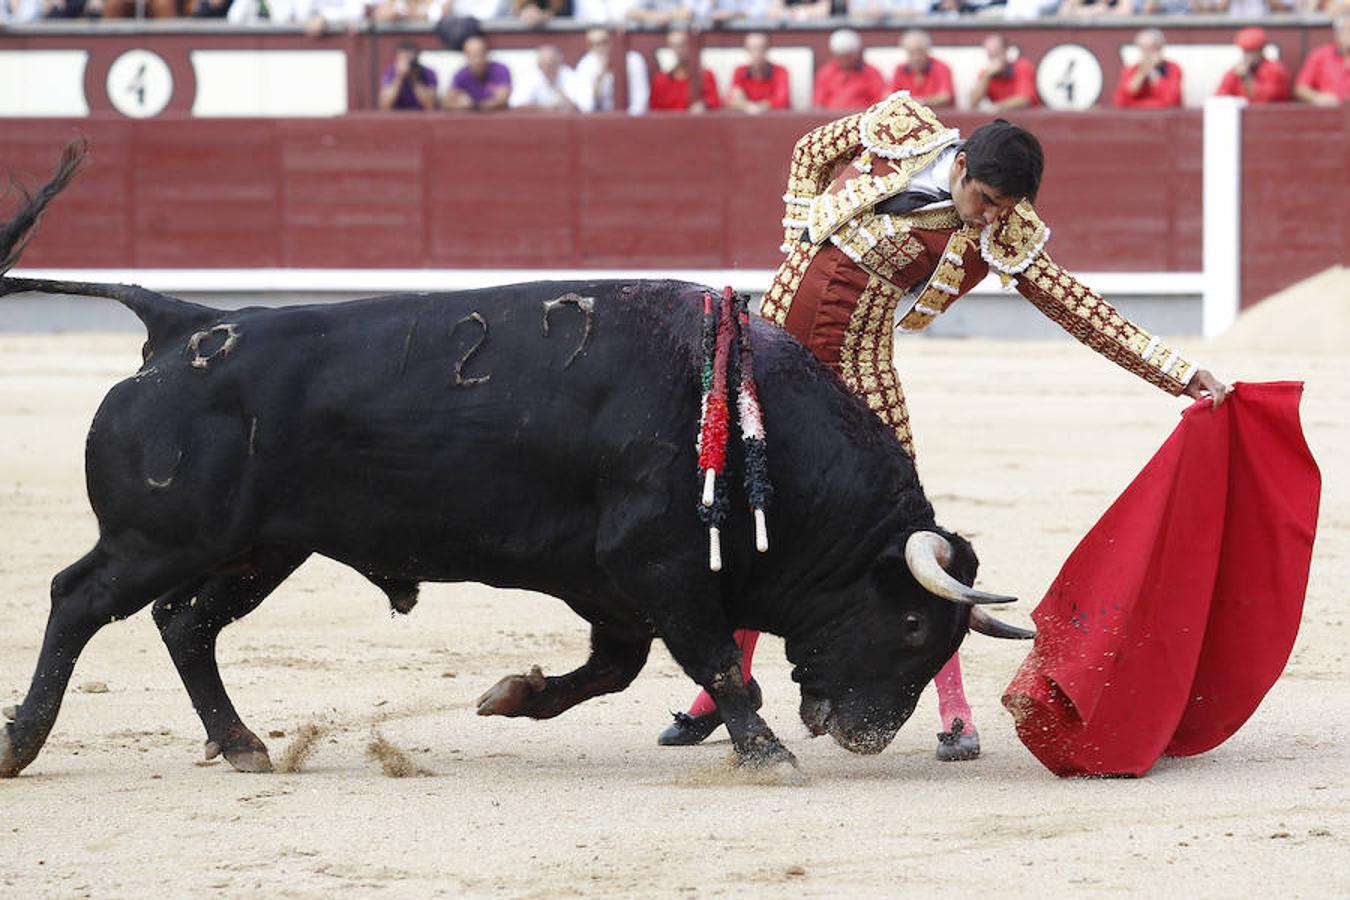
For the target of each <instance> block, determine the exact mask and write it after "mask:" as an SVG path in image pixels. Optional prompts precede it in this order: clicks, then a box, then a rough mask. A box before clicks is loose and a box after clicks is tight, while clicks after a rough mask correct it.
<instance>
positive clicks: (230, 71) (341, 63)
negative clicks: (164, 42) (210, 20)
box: [192, 50, 347, 118]
mask: <svg viewBox="0 0 1350 900" xmlns="http://www.w3.org/2000/svg"><path fill="white" fill-rule="evenodd" d="M192 68H193V71H194V72H195V73H196V75H197V97H196V100H195V101H194V102H193V104H192V114H193V115H194V116H217V117H222V118H228V117H239V116H274V117H288V116H295V117H300V116H305V117H309V116H316V117H317V116H340V115H342V114H343V113H345V112H346V111H347V54H346V53H344V52H343V51H341V50H193V51H192Z"/></svg>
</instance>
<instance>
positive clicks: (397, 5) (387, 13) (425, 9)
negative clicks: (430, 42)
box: [234, 0, 441, 22]
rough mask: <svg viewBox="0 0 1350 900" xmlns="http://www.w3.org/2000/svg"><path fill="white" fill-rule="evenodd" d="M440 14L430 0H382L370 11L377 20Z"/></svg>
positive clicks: (432, 18)
mask: <svg viewBox="0 0 1350 900" xmlns="http://www.w3.org/2000/svg"><path fill="white" fill-rule="evenodd" d="M234 2H236V3H239V2H240V0H234ZM433 11H434V12H433ZM440 15H441V8H440V6H439V5H434V6H433V4H432V3H431V2H430V0H380V2H379V3H378V4H376V5H375V7H374V8H373V9H372V10H371V13H370V17H371V18H372V19H374V20H375V21H376V22H434V21H436V20H437V19H439V18H440Z"/></svg>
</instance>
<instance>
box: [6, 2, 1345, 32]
mask: <svg viewBox="0 0 1350 900" xmlns="http://www.w3.org/2000/svg"><path fill="white" fill-rule="evenodd" d="M1339 2H1341V0H0V26H3V25H5V24H7V23H23V22H28V21H32V20H34V19H41V18H56V19H59V18H127V17H134V16H138V15H143V16H147V17H150V18H173V17H196V18H227V19H229V20H230V21H232V22H236V23H240V24H246V23H253V22H259V21H269V22H275V23H304V24H306V25H307V26H309V27H310V28H312V29H321V28H323V27H343V26H353V25H356V24H359V23H361V22H363V21H365V20H368V19H369V20H374V21H376V22H400V21H407V22H433V23H434V22H439V21H442V20H443V19H445V18H446V17H472V18H475V19H478V20H480V21H487V20H492V21H501V20H512V21H515V22H518V23H520V24H522V25H524V26H525V27H529V28H533V27H537V26H539V25H542V24H543V23H545V22H548V21H550V20H553V19H558V20H563V21H570V22H575V23H578V24H582V25H591V24H595V25H610V26H614V25H618V24H620V23H629V24H635V25H644V26H651V27H661V28H664V27H667V26H670V25H672V24H684V25H688V26H691V27H695V28H709V27H716V26H718V25H720V24H723V23H726V22H731V21H735V20H741V21H745V22H752V23H761V24H764V25H766V26H767V25H769V24H771V23H776V22H784V23H786V22H809V21H823V20H828V19H848V20H850V23H851V24H854V25H878V24H890V25H895V24H900V23H904V22H905V21H907V20H911V19H914V18H917V17H921V16H922V17H933V16H962V15H971V14H976V15H981V14H982V15H989V14H992V15H995V16H1000V15H1001V16H1003V17H1004V18H1007V19H1014V20H1028V19H1037V18H1042V17H1060V18H1064V17H1068V18H1084V17H1094V16H1121V15H1124V16H1129V15H1172V14H1184V13H1188V12H1194V13H1205V14H1230V15H1234V16H1242V17H1245V18H1252V17H1260V16H1266V15H1271V14H1279V13H1319V12H1334V8H1335V7H1336V6H1337V4H1338V3H1339Z"/></svg>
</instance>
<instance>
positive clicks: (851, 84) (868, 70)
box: [814, 28, 886, 109]
mask: <svg viewBox="0 0 1350 900" xmlns="http://www.w3.org/2000/svg"><path fill="white" fill-rule="evenodd" d="M830 53H831V54H833V56H834V59H832V60H830V61H829V62H828V63H826V64H825V65H824V66H822V67H821V69H820V71H819V72H817V73H816V88H815V92H814V102H815V105H816V106H817V107H820V108H821V109H862V108H864V107H867V106H871V105H872V104H873V103H876V102H877V101H878V100H880V99H881V98H882V97H884V96H886V80H885V79H884V78H882V77H881V73H880V72H878V71H877V70H876V69H874V68H872V67H871V66H869V65H868V64H867V63H865V62H863V58H862V38H861V37H859V36H858V32H856V31H854V30H853V29H851V28H840V29H839V30H838V31H836V32H835V33H834V34H832V35H830Z"/></svg>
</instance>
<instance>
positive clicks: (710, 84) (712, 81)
mask: <svg viewBox="0 0 1350 900" xmlns="http://www.w3.org/2000/svg"><path fill="white" fill-rule="evenodd" d="M666 46H667V47H669V48H670V51H671V52H672V53H673V54H675V65H673V66H671V69H670V71H669V72H657V73H656V75H655V76H654V77H653V78H652V97H651V108H652V109H663V110H670V109H679V110H688V111H689V112H693V113H701V112H706V111H707V110H710V109H720V108H721V106H722V101H721V100H720V99H719V98H718V96H717V79H716V78H714V77H713V73H712V72H709V71H708V70H707V69H702V70H701V72H702V77H701V78H700V82H701V85H702V86H701V88H700V91H699V93H700V99H698V100H694V99H692V98H691V96H690V90H689V71H690V69H691V68H692V66H691V65H690V64H691V63H692V62H693V49H692V48H691V47H690V46H689V32H688V31H687V30H686V29H684V28H672V29H671V30H670V31H669V32H668V33H667V34H666Z"/></svg>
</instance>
